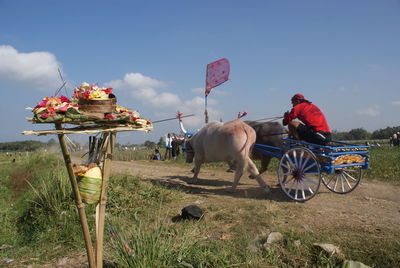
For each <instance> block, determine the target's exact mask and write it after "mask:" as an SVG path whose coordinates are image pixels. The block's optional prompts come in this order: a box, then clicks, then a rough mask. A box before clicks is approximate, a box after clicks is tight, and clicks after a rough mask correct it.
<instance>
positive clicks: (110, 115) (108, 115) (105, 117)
mask: <svg viewBox="0 0 400 268" xmlns="http://www.w3.org/2000/svg"><path fill="white" fill-rule="evenodd" d="M117 118H118V117H117V116H116V115H115V114H113V113H111V114H106V115H105V116H104V119H117Z"/></svg>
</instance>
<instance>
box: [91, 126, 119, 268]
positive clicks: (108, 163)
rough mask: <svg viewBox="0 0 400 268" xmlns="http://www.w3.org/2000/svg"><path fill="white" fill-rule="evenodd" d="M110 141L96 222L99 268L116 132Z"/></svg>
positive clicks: (98, 266) (101, 259) (98, 265)
mask: <svg viewBox="0 0 400 268" xmlns="http://www.w3.org/2000/svg"><path fill="white" fill-rule="evenodd" d="M109 135H110V136H109V139H108V140H107V144H106V146H107V147H106V155H105V157H104V162H103V182H102V184H101V193H100V202H99V205H98V222H96V226H97V228H96V229H97V231H96V235H97V237H96V263H97V268H102V267H103V239H104V220H105V210H106V204H107V189H108V181H109V177H110V173H111V164H112V154H113V152H114V145H115V139H116V135H117V134H116V132H112V133H110V134H109Z"/></svg>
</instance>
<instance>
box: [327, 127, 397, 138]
mask: <svg viewBox="0 0 400 268" xmlns="http://www.w3.org/2000/svg"><path fill="white" fill-rule="evenodd" d="M398 131H400V126H397V127H386V128H383V129H378V130H375V131H373V132H368V131H366V130H365V129H363V128H355V129H352V130H350V131H348V132H338V131H335V130H334V131H332V139H333V140H339V141H340V140H381V139H389V138H390V137H391V136H392V135H393V134H394V133H396V132H398Z"/></svg>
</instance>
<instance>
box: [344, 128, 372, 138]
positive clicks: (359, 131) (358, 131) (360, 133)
mask: <svg viewBox="0 0 400 268" xmlns="http://www.w3.org/2000/svg"><path fill="white" fill-rule="evenodd" d="M370 136H371V134H370V133H368V131H366V130H365V129H363V128H355V129H352V130H350V131H349V133H348V137H349V140H366V139H369V138H370Z"/></svg>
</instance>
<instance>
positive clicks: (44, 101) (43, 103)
mask: <svg viewBox="0 0 400 268" xmlns="http://www.w3.org/2000/svg"><path fill="white" fill-rule="evenodd" d="M46 104H47V100H46V99H42V101H41V102H40V103H39V104H38V105H36V106H35V109H36V108H43V107H46Z"/></svg>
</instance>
